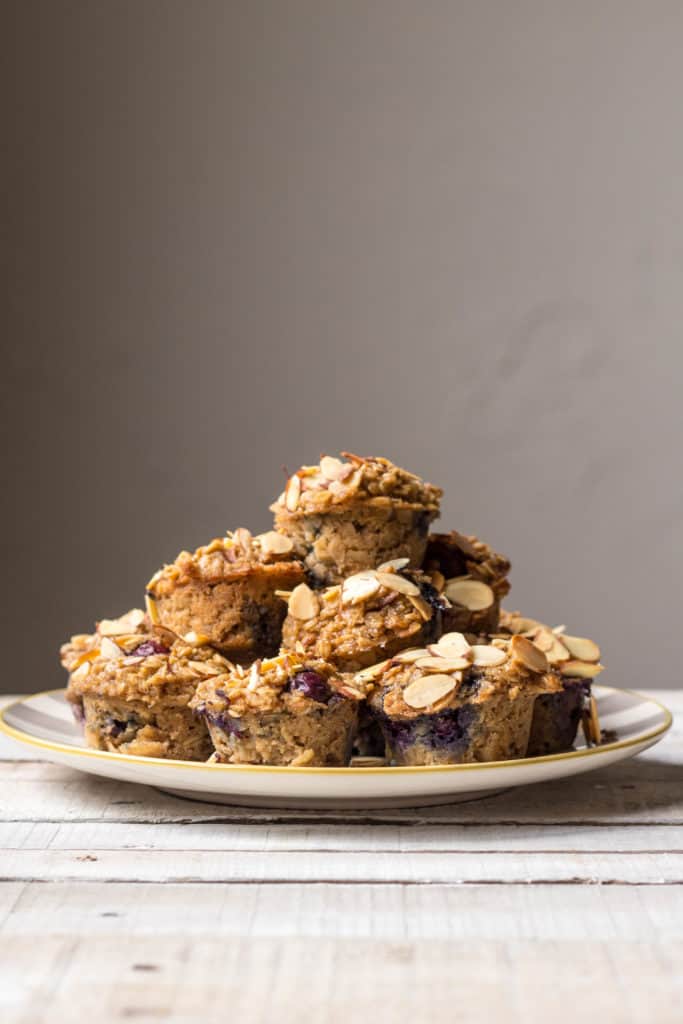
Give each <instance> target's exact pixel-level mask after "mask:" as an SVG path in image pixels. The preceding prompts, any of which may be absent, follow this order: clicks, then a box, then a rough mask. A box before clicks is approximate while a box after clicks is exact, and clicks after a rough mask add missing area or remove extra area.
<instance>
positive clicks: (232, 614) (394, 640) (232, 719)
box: [61, 453, 602, 767]
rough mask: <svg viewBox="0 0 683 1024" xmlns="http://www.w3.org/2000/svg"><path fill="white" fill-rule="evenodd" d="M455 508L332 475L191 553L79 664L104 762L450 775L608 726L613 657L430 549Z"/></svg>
mask: <svg viewBox="0 0 683 1024" xmlns="http://www.w3.org/2000/svg"><path fill="white" fill-rule="evenodd" d="M441 494H442V492H441V490H440V489H439V488H438V487H434V486H433V485H432V484H428V483H425V482H424V481H422V480H421V479H420V478H419V477H417V476H414V475H413V474H412V473H408V472H407V471H406V470H403V469H400V468H398V467H397V466H395V465H393V464H392V463H391V462H389V461H388V460H387V459H382V458H360V457H359V456H356V455H351V454H348V453H343V457H342V458H341V459H337V458H332V457H330V456H323V457H322V458H321V460H320V463H319V464H318V465H316V466H302V467H301V469H299V470H297V472H296V473H294V474H293V475H292V476H291V477H290V478H289V479H288V481H287V485H286V487H285V490H284V492H283V493H282V494H281V495H280V497H279V498H278V499H277V501H276V502H275V503H274V504H273V505H272V506H271V510H272V511H273V513H274V529H273V530H271V531H269V532H267V533H263V534H259V535H258V536H252V534H251V533H250V532H249V531H248V530H246V529H243V528H242V529H237V530H235V531H234V533H228V534H227V535H226V536H225V537H222V538H218V539H216V540H213V541H211V543H210V544H208V545H206V546H204V547H201V548H198V549H197V551H195V552H194V554H191V553H190V552H188V551H183V552H181V553H180V554H179V555H178V557H177V558H176V560H175V561H174V562H173V563H172V564H170V565H166V566H164V567H163V568H162V569H160V570H159V571H158V572H157V573H155V575H154V576H153V577H152V579H151V580H150V582H149V584H148V585H147V591H146V610H145V611H142V610H140V609H133V610H132V611H130V612H128V613H127V614H125V615H123V616H121V618H119V619H103V620H101V621H100V622H98V623H97V625H96V628H95V632H94V633H92V634H81V635H78V636H74V637H72V638H71V640H70V642H69V643H67V644H65V645H64V646H63V647H62V650H61V659H62V664H63V665H64V667H65V668H66V670H67V671H68V673H69V685H68V689H67V697H68V699H69V701H70V702H71V704H72V707H73V709H74V714H75V716H76V718H77V720H78V721H80V722H82V724H83V727H84V734H85V739H86V742H87V743H88V744H89V745H90V746H92V747H95V748H97V749H100V750H109V751H116V752H119V753H123V754H135V755H137V756H143V757H160V758H176V759H180V760H190V761H203V760H209V759H211V760H214V761H218V762H225V763H232V764H262V765H263V764H265V765H290V766H294V767H296V766H301V765H309V766H340V765H349V764H353V765H358V764H375V763H377V764H387V765H392V764H394V765H442V764H460V763H466V762H473V761H499V760H507V759H510V758H519V757H536V756H540V755H543V754H551V753H556V752H558V751H562V750H568V749H570V748H571V747H572V744H573V743H574V741H575V738H576V733H577V729H578V726H579V723H581V724H582V726H583V730H584V733H585V736H586V740H587V742H588V743H599V742H600V739H601V734H600V725H599V722H598V718H597V710H596V704H595V700H594V698H593V697H592V695H591V680H592V679H593V678H594V677H595V676H596V675H597V674H598V673H599V672H600V671H601V670H602V666H601V665H600V651H599V648H598V647H597V645H596V644H595V643H594V642H593V641H592V640H589V639H587V638H586V637H577V636H571V635H568V634H567V633H566V631H565V629H564V627H555V628H550V627H548V626H546V625H544V624H543V623H542V622H539V621H537V620H535V619H529V618H525V617H523V616H521V615H519V614H518V613H516V612H515V613H509V612H505V611H503V610H502V609H501V600H502V599H503V598H504V597H505V595H506V594H507V593H508V591H509V589H510V585H509V582H508V573H509V569H510V563H509V562H508V560H507V559H506V558H504V557H503V556H502V555H499V554H496V552H494V551H493V550H492V549H491V548H490V547H489V546H488V545H487V544H485V543H483V542H482V541H480V540H478V539H477V538H476V537H470V536H464V535H463V534H461V533H458V532H457V531H456V530H453V531H451V532H450V533H430V526H431V524H432V522H433V521H434V520H435V519H436V518H437V517H438V515H439V502H440V498H441Z"/></svg>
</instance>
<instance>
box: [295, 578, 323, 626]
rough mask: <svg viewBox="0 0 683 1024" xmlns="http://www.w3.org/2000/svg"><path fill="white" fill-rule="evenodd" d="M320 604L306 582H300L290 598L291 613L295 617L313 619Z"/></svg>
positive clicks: (304, 619) (303, 619)
mask: <svg viewBox="0 0 683 1024" xmlns="http://www.w3.org/2000/svg"><path fill="white" fill-rule="evenodd" d="M319 610H320V606H319V604H318V598H317V597H316V596H315V594H314V593H313V591H312V590H311V588H310V587H309V586H308V584H306V583H300V584H299V585H298V587H295V588H294V590H293V591H292V594H291V597H290V598H289V614H290V615H291V616H293V618H295V619H301V620H302V621H304V622H305V621H306V620H307V619H313V618H315V616H316V615H317V614H318V611H319Z"/></svg>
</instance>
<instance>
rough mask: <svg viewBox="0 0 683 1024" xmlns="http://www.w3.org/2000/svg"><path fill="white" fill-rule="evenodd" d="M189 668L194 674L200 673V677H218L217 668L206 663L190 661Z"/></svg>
mask: <svg viewBox="0 0 683 1024" xmlns="http://www.w3.org/2000/svg"><path fill="white" fill-rule="evenodd" d="M187 664H188V665H189V667H190V668H191V669H192V671H193V672H197V673H199V675H200V676H215V675H217V674H218V673H217V670H216V666H215V665H212V664H211V663H210V662H206V661H189V660H188V663H187Z"/></svg>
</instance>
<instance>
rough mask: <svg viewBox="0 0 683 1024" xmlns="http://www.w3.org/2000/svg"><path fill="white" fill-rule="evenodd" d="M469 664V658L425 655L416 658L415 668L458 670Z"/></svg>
mask: <svg viewBox="0 0 683 1024" xmlns="http://www.w3.org/2000/svg"><path fill="white" fill-rule="evenodd" d="M471 664H472V662H471V661H470V659H469V658H455V657H454V658H438V657H436V658H435V657H434V656H433V655H427V657H426V658H418V660H417V661H416V662H415V668H426V669H430V668H431V669H434V671H435V672H460V671H462V670H463V669H466V668H469V667H470V665H471Z"/></svg>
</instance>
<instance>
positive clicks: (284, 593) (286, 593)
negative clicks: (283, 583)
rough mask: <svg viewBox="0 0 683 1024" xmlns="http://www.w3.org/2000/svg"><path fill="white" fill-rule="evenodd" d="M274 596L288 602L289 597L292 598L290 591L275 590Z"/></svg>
mask: <svg viewBox="0 0 683 1024" xmlns="http://www.w3.org/2000/svg"><path fill="white" fill-rule="evenodd" d="M275 596H276V597H281V598H282V600H283V601H289V599H290V597H291V596H292V591H291V590H276V591H275Z"/></svg>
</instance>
